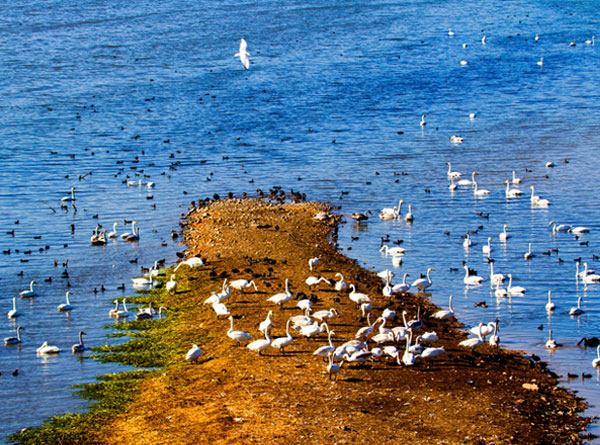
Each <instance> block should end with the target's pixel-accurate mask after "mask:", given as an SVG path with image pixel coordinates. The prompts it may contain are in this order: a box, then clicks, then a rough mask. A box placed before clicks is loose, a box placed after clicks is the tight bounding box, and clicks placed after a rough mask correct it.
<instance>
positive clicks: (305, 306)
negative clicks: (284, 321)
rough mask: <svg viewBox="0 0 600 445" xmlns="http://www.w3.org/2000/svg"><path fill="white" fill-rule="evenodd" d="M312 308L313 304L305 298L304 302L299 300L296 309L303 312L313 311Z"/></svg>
mask: <svg viewBox="0 0 600 445" xmlns="http://www.w3.org/2000/svg"><path fill="white" fill-rule="evenodd" d="M311 306H312V302H311V301H310V300H309V299H308V298H303V299H302V300H298V302H297V303H296V307H297V308H298V309H301V310H303V311H305V310H307V309H311Z"/></svg>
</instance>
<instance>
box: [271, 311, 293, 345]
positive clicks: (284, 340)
mask: <svg viewBox="0 0 600 445" xmlns="http://www.w3.org/2000/svg"><path fill="white" fill-rule="evenodd" d="M291 322H292V320H291V319H288V321H287V323H286V324H285V333H286V336H285V337H279V338H276V339H275V340H273V341H272V342H271V346H273V347H274V348H277V350H278V351H279V352H285V348H286V347H288V346H289V345H290V344H291V343H292V341H293V340H294V337H292V335H291V334H290V323H291Z"/></svg>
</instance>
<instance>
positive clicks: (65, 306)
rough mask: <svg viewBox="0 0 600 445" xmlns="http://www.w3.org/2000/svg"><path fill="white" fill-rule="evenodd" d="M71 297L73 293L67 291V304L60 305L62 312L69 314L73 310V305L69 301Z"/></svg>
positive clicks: (59, 308)
mask: <svg viewBox="0 0 600 445" xmlns="http://www.w3.org/2000/svg"><path fill="white" fill-rule="evenodd" d="M69 295H71V292H69V291H67V293H66V294H65V299H66V300H67V302H66V303H62V304H59V305H58V310H59V311H60V312H68V311H70V310H72V309H73V305H72V304H71V302H70V301H69Z"/></svg>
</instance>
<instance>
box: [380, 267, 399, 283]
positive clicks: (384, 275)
mask: <svg viewBox="0 0 600 445" xmlns="http://www.w3.org/2000/svg"><path fill="white" fill-rule="evenodd" d="M377 276H378V277H379V278H381V279H382V280H384V281H392V278H394V276H395V275H394V272H392V271H391V270H390V269H384V270H382V271H381V272H377Z"/></svg>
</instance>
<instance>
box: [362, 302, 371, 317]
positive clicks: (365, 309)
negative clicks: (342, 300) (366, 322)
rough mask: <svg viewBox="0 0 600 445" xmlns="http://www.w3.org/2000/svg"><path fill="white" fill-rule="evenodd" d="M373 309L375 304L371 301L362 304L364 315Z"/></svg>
mask: <svg viewBox="0 0 600 445" xmlns="http://www.w3.org/2000/svg"><path fill="white" fill-rule="evenodd" d="M372 310H373V305H371V304H370V303H363V304H361V305H360V312H361V314H362V316H363V317H366V316H367V315H368V314H370V313H371V311H372Z"/></svg>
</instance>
